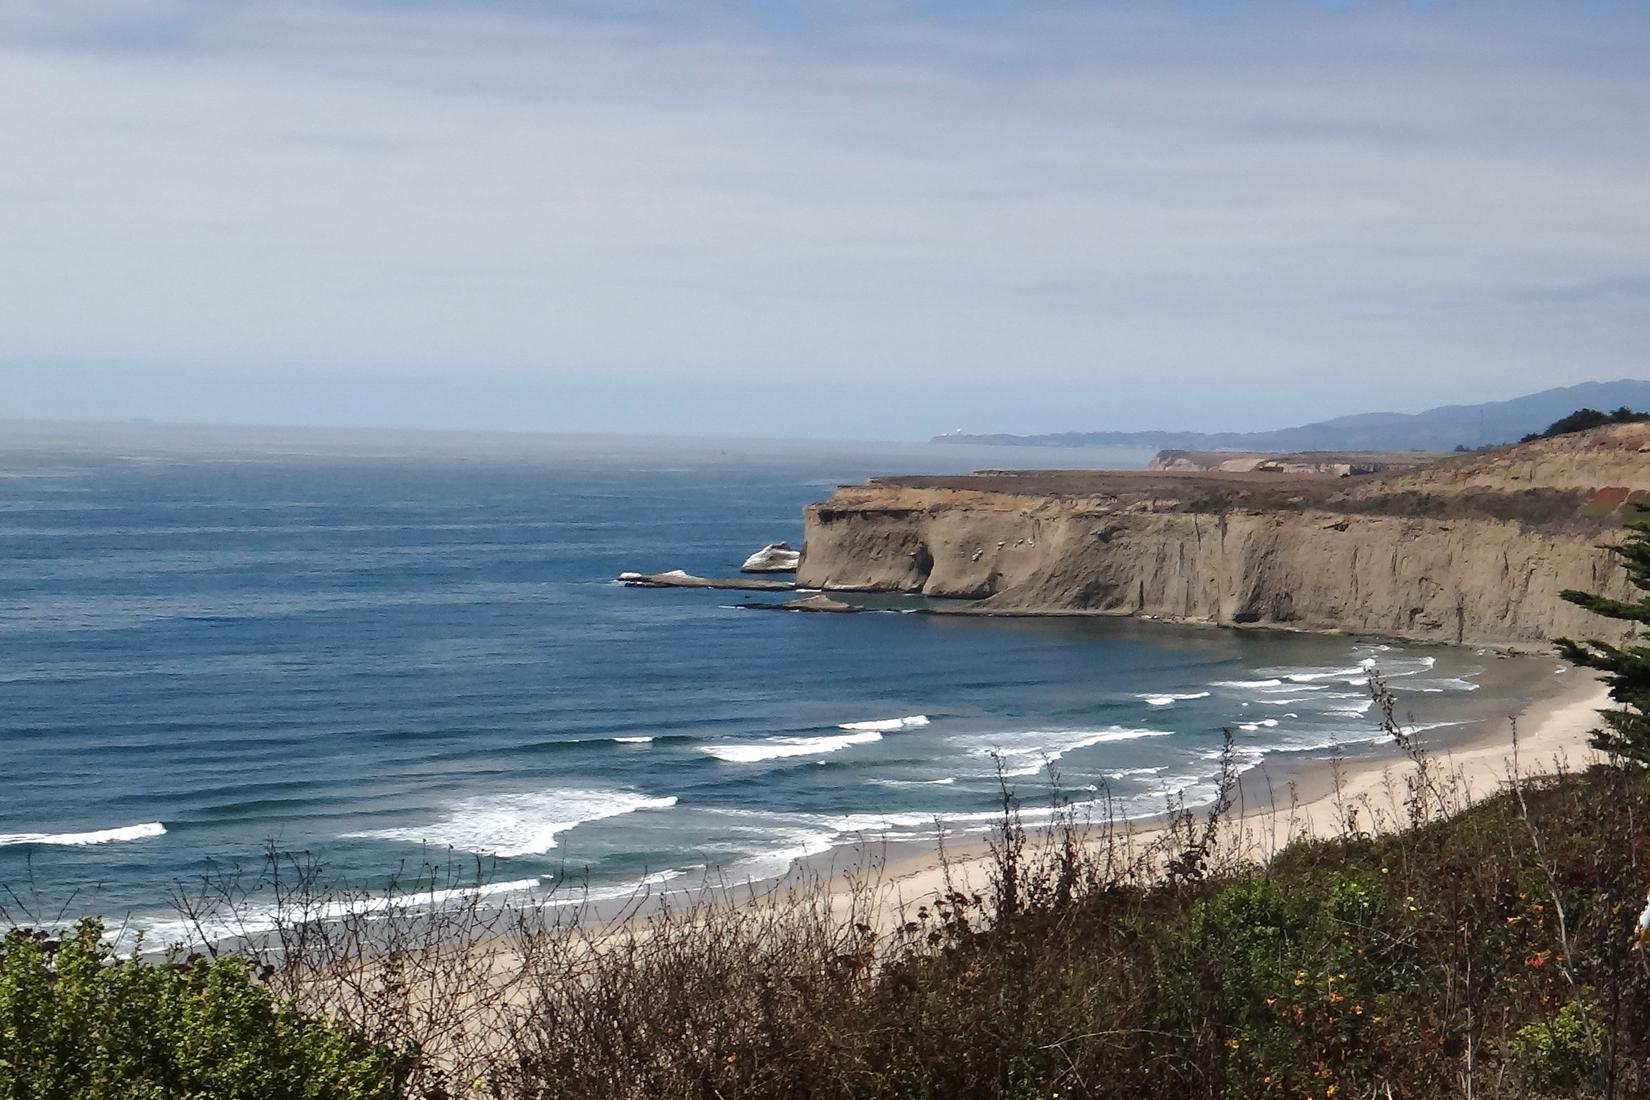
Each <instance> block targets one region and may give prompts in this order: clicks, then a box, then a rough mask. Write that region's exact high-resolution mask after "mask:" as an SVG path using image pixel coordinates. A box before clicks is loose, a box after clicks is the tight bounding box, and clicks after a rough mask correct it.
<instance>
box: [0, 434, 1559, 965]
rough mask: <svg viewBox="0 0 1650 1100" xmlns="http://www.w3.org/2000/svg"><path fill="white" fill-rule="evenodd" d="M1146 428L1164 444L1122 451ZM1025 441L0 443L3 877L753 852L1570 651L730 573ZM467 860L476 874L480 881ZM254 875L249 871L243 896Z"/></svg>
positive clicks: (1169, 757)
mask: <svg viewBox="0 0 1650 1100" xmlns="http://www.w3.org/2000/svg"><path fill="white" fill-rule="evenodd" d="M1109 457H1111V458H1112V460H1113V461H1114V462H1115V461H1116V460H1117V458H1118V457H1122V458H1124V459H1125V460H1128V461H1133V462H1138V461H1139V460H1140V458H1141V457H1142V456H1138V455H1127V456H1109ZM1028 461H1029V462H1032V463H1035V464H1039V465H1049V464H1052V462H1053V461H1059V462H1064V463H1066V464H1076V462H1077V461H1087V462H1091V463H1092V462H1094V461H1095V456H1092V455H1085V454H1081V453H1075V452H1074V453H1070V454H1068V453H1060V454H1057V455H1050V454H1049V453H1048V452H1040V453H1038V454H1036V455H1032V456H1029V458H1028V456H1025V455H1020V454H1015V453H1013V452H1006V453H1005V452H1004V451H1003V450H1001V449H993V450H989V451H972V450H968V449H965V448H960V447H946V446H925V445H910V446H900V445H893V444H880V445H879V444H806V443H761V442H751V441H740V442H725V443H718V442H706V441H683V440H674V441H673V440H630V439H620V438H555V437H533V436H501V435H500V436H480V435H438V434H427V435H425V434H412V433H356V434H353V435H350V434H341V433H327V432H296V431H294V432H280V431H275V430H259V431H250V430H230V429H169V428H163V427H151V426H142V425H134V426H119V427H101V428H99V427H63V426H52V425H16V424H14V425H7V426H5V432H4V438H3V440H0V653H3V655H4V656H3V661H0V701H3V706H0V792H3V793H0V911H3V915H6V916H9V917H10V918H11V919H13V920H23V921H25V922H26V921H27V920H29V919H41V918H50V917H52V916H53V915H61V914H73V913H97V914H102V915H104V916H105V917H106V918H108V919H109V920H110V921H112V922H117V923H122V924H124V925H126V926H128V927H130V928H146V929H150V930H151V934H152V936H160V937H166V936H170V935H173V934H175V933H177V931H178V929H179V927H180V926H179V925H178V923H177V919H176V918H177V913H176V911H175V909H174V907H173V904H172V902H171V901H170V899H171V898H172V897H173V896H174V895H175V894H177V893H180V892H181V893H183V894H188V893H189V892H190V891H191V890H193V889H195V888H197V884H199V883H200V882H202V881H204V880H206V879H212V878H215V877H217V876H222V875H224V874H226V873H232V872H233V871H234V870H235V869H236V868H241V869H244V870H246V871H247V872H249V873H250V872H252V871H254V870H255V869H256V868H258V867H259V866H260V865H261V863H262V860H263V854H264V853H265V851H266V850H268V849H270V848H271V847H273V848H274V849H276V850H279V851H283V852H290V853H305V854H306V857H307V858H311V859H313V860H316V861H318V862H319V864H320V865H321V866H322V867H323V868H324V869H325V873H326V875H328V876H331V877H332V878H333V879H336V880H338V881H345V882H348V883H351V884H353V885H355V886H357V887H359V888H360V889H362V890H363V891H365V892H367V893H371V892H372V891H373V890H378V889H383V888H384V887H385V886H386V885H387V884H388V883H389V882H390V881H391V880H392V878H396V877H399V878H400V879H401V880H403V881H405V880H406V878H407V877H408V876H413V877H416V875H417V874H418V870H417V869H418V868H419V867H420V866H421V865H423V864H424V863H426V862H434V863H438V864H451V865H456V866H460V867H465V868H469V869H470V870H468V871H465V872H463V873H464V874H468V875H470V876H472V877H471V885H475V884H480V885H482V886H483V887H484V888H485V889H486V890H487V891H489V892H493V893H499V894H514V895H521V896H524V897H541V896H544V895H546V894H549V895H551V896H552V897H557V898H572V897H575V896H579V897H582V896H591V897H597V898H601V897H619V896H624V895H627V894H628V893H630V892H631V891H632V890H634V889H635V888H636V885H637V884H638V883H643V882H648V883H653V884H656V885H657V886H658V887H659V888H669V884H675V885H677V886H686V885H689V884H695V883H698V882H700V881H703V879H704V877H705V876H706V875H707V873H709V874H713V875H714V876H716V877H717V878H718V879H719V880H720V881H724V882H728V881H731V882H744V881H761V880H766V879H770V878H773V877H775V876H778V875H781V874H783V873H784V872H785V871H786V870H787V868H789V867H791V866H792V865H793V864H794V862H795V861H797V860H798V859H801V858H804V857H807V856H811V855H817V854H819V853H822V852H826V851H829V850H830V849H832V848H833V847H835V846H840V845H845V844H856V843H865V842H867V841H869V842H876V843H881V842H884V841H888V842H899V841H913V840H920V839H923V838H931V837H933V836H934V835H935V834H936V831H937V830H939V829H944V830H946V831H947V832H948V833H950V834H951V835H968V834H972V833H978V832H980V831H982V830H984V829H985V828H987V827H988V826H989V823H990V821H991V820H992V817H993V813H994V811H993V806H994V804H995V803H996V801H997V800H998V796H999V774H1000V775H1001V776H1002V777H1003V778H1004V779H1006V781H1007V782H1008V783H1009V784H1011V785H1012V786H1013V788H1014V789H1015V790H1016V792H1017V793H1018V795H1019V796H1020V797H1021V798H1022V800H1023V801H1024V803H1025V804H1026V805H1027V807H1028V808H1030V810H1031V812H1032V814H1033V817H1035V814H1036V812H1037V808H1039V807H1045V806H1046V805H1047V804H1048V802H1049V799H1050V790H1051V786H1052V785H1053V781H1054V780H1055V779H1056V777H1057V782H1058V786H1059V788H1060V789H1061V790H1062V791H1063V793H1064V797H1066V798H1068V799H1070V800H1072V801H1074V802H1077V803H1084V802H1091V801H1094V800H1097V799H1100V798H1102V797H1106V798H1110V799H1112V800H1113V801H1114V802H1115V804H1116V805H1118V806H1120V807H1122V808H1124V809H1126V810H1127V811H1128V812H1131V813H1140V814H1147V813H1151V812H1153V811H1159V810H1161V809H1162V807H1163V806H1164V804H1165V800H1166V799H1168V798H1171V797H1177V796H1183V797H1184V798H1185V799H1187V800H1188V801H1189V802H1191V803H1194V804H1195V803H1196V802H1197V801H1198V800H1199V799H1206V798H1208V797H1209V795H1210V791H1211V787H1210V781H1211V779H1212V777H1213V775H1214V772H1215V768H1216V758H1217V757H1218V754H1219V750H1220V746H1221V742H1222V736H1223V733H1222V731H1223V730H1227V729H1229V730H1231V731H1232V733H1233V736H1234V737H1235V739H1236V749H1237V759H1238V761H1239V762H1240V763H1241V764H1243V765H1245V766H1252V765H1253V764H1255V763H1257V762H1259V761H1262V760H1265V761H1267V762H1268V764H1269V767H1270V766H1271V765H1272V764H1277V765H1278V766H1280V767H1285V768H1287V767H1289V766H1292V762H1298V761H1306V760H1311V759H1316V758H1321V757H1323V756H1325V755H1326V754H1328V753H1330V752H1339V753H1342V754H1344V755H1356V754H1360V753H1368V752H1376V751H1383V750H1382V749H1381V748H1380V747H1378V746H1376V745H1374V744H1372V739H1377V731H1376V729H1375V727H1374V724H1373V721H1372V719H1371V718H1370V714H1369V700H1368V697H1367V693H1366V691H1365V689H1364V686H1363V683H1364V676H1365V673H1364V669H1365V666H1366V665H1367V664H1369V663H1374V664H1375V665H1377V666H1378V667H1380V668H1381V669H1382V670H1383V671H1384V672H1385V673H1386V674H1387V675H1389V676H1390V677H1392V683H1393V686H1394V687H1395V688H1396V689H1397V690H1398V692H1399V697H1400V705H1401V708H1402V709H1404V710H1405V711H1406V712H1408V713H1413V714H1414V715H1415V717H1416V720H1417V721H1418V723H1419V724H1420V725H1421V726H1422V727H1424V728H1435V729H1438V730H1439V731H1440V732H1441V733H1447V728H1448V727H1449V726H1451V725H1452V724H1461V723H1465V722H1469V721H1473V720H1478V719H1483V718H1486V717H1489V716H1492V715H1494V714H1497V713H1499V712H1501V711H1504V710H1505V709H1507V700H1508V699H1509V698H1510V697H1511V696H1512V695H1513V694H1516V693H1517V692H1518V691H1520V690H1527V689H1528V688H1529V685H1531V684H1532V683H1536V682H1537V680H1538V678H1540V677H1547V676H1550V675H1551V673H1552V671H1553V666H1554V662H1552V661H1551V660H1547V659H1536V658H1510V659H1509V658H1500V657H1497V656H1496V655H1493V654H1488V653H1482V652H1474V651H1471V650H1463V649H1453V648H1445V647H1428V646H1419V645H1404V644H1397V643H1391V642H1384V641H1381V640H1378V639H1354V638H1340V637H1317V636H1307V635H1294V634H1287V633H1277V632H1262V631H1232V630H1215V629H1208V628H1198V627H1185V626H1171V625H1167V624H1159V623H1146V622H1133V621H1117V620H1086V619H1085V620H1078V619H981V618H946V617H941V616H929V615H916V614H904V613H902V612H903V611H907V610H910V609H912V608H914V607H917V606H920V605H921V604H922V603H923V601H921V600H910V599H887V600H883V601H880V602H881V604H882V605H884V606H885V607H886V609H887V610H886V612H885V613H871V614H861V615H841V616H838V615H788V614H777V613H766V612H763V613H757V612H750V611H742V610H739V609H738V607H737V605H738V604H739V603H740V602H743V601H745V600H747V599H750V598H753V597H752V596H748V595H745V594H741V593H737V592H714V591H679V590H638V589H627V588H624V587H622V586H620V585H618V584H616V583H615V582H614V581H613V577H614V575H615V574H616V573H618V572H619V571H621V570H627V569H637V570H645V571H657V570H664V569H670V568H678V567H679V568H684V569H686V570H688V571H689V572H695V573H703V574H722V575H726V574H730V573H732V572H733V571H734V570H736V569H737V566H738V564H739V562H740V561H741V560H742V559H743V558H744V557H745V555H746V554H748V553H750V552H751V551H753V550H755V549H757V548H758V547H760V546H761V545H763V544H764V543H768V542H771V541H776V540H779V539H787V540H790V541H791V542H792V543H793V545H800V541H799V540H800V538H801V535H802V524H801V509H802V506H803V505H804V504H806V503H807V502H809V501H811V500H816V499H819V498H821V497H823V496H824V495H826V494H828V493H829V492H830V491H831V489H832V487H833V486H835V485H837V484H839V483H845V482H856V481H860V480H863V479H864V478H866V477H868V476H871V475H874V474H879V473H893V472H930V473H938V472H953V471H962V470H968V469H973V468H977V467H981V466H1006V465H1011V464H1014V463H1016V462H1018V463H1020V464H1026V463H1027V462H1028ZM461 885H463V884H461ZM252 901H253V902H254V903H257V902H258V898H256V897H254V898H253V899H252Z"/></svg>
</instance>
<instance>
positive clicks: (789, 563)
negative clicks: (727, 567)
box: [739, 542, 802, 573]
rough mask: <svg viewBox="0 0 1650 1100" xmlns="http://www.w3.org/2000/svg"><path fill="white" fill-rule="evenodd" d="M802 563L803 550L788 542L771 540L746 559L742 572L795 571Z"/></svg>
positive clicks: (740, 569)
mask: <svg viewBox="0 0 1650 1100" xmlns="http://www.w3.org/2000/svg"><path fill="white" fill-rule="evenodd" d="M801 564H802V552H801V551H800V550H792V549H791V544H790V543H788V542H770V543H768V545H766V546H764V547H763V548H762V549H760V550H758V551H757V552H756V553H754V554H752V555H751V556H750V557H748V558H746V559H745V564H744V565H741V566H740V567H739V572H741V573H795V572H796V569H797V566H799V565H801Z"/></svg>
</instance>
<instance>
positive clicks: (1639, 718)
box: [1558, 506, 1650, 765]
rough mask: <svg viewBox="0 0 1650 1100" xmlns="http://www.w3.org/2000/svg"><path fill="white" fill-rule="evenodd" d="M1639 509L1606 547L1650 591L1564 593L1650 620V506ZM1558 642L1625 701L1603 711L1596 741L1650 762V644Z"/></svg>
mask: <svg viewBox="0 0 1650 1100" xmlns="http://www.w3.org/2000/svg"><path fill="white" fill-rule="evenodd" d="M1639 513H1640V518H1638V519H1635V520H1631V521H1629V522H1628V524H1627V530H1628V535H1627V538H1625V539H1624V540H1622V541H1621V542H1620V543H1619V544H1617V545H1614V546H1605V547H1602V549H1605V550H1608V551H1610V552H1611V553H1612V554H1614V555H1616V556H1617V557H1618V558H1620V559H1621V561H1622V564H1623V565H1625V566H1626V567H1627V579H1628V580H1629V581H1631V582H1632V584H1633V586H1634V587H1635V588H1637V589H1639V590H1640V591H1642V592H1645V593H1647V595H1644V596H1641V597H1639V598H1638V599H1637V600H1634V601H1632V602H1626V601H1622V600H1612V599H1609V598H1608V597H1605V596H1600V595H1598V594H1597V593H1593V592H1579V591H1576V590H1575V589H1570V590H1569V591H1566V592H1564V593H1562V595H1563V597H1564V598H1565V599H1566V600H1568V601H1570V602H1571V603H1573V604H1575V605H1576V606H1578V607H1584V608H1586V609H1587V610H1588V611H1591V612H1593V613H1594V614H1596V615H1602V616H1604V617H1605V618H1607V619H1616V620H1618V621H1621V622H1633V623H1640V624H1643V625H1647V626H1650V519H1646V518H1644V517H1645V516H1646V515H1647V514H1650V510H1647V509H1645V508H1644V507H1643V506H1640V508H1639ZM1558 648H1559V652H1560V653H1562V654H1563V655H1564V657H1565V658H1566V659H1567V660H1570V661H1574V662H1575V663H1576V664H1578V665H1582V666H1584V667H1586V668H1596V669H1598V670H1600V671H1601V672H1604V673H1605V674H1606V675H1605V677H1604V681H1605V683H1607V684H1609V685H1610V698H1612V699H1614V700H1615V701H1616V702H1618V703H1620V704H1621V708H1620V709H1618V710H1605V711H1600V712H1599V713H1600V714H1601V715H1602V716H1603V717H1604V722H1605V726H1604V728H1602V729H1596V730H1594V731H1593V747H1594V748H1596V749H1599V750H1601V751H1603V752H1606V753H1609V754H1610V755H1612V756H1615V757H1619V758H1622V759H1625V760H1630V761H1633V762H1634V763H1637V764H1646V765H1650V645H1644V644H1642V643H1638V642H1634V643H1630V644H1627V645H1623V646H1614V645H1611V644H1609V643H1608V642H1601V641H1598V640H1596V639H1593V640H1588V641H1584V642H1575V641H1571V640H1570V639H1569V638H1560V639H1558Z"/></svg>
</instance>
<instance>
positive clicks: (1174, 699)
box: [1135, 691, 1209, 707]
mask: <svg viewBox="0 0 1650 1100" xmlns="http://www.w3.org/2000/svg"><path fill="white" fill-rule="evenodd" d="M1208 697H1209V693H1208V692H1206V691H1192V692H1187V693H1186V694H1184V695H1176V694H1174V693H1173V692H1166V693H1164V694H1162V695H1137V696H1135V698H1136V699H1144V700H1145V701H1146V702H1147V703H1148V704H1149V705H1151V706H1154V707H1171V706H1173V705H1174V704H1176V703H1178V702H1181V701H1183V700H1188V699H1207V698H1208Z"/></svg>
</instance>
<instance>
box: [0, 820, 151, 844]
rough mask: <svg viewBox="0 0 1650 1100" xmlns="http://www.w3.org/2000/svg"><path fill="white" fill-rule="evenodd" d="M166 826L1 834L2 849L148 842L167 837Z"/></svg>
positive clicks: (145, 824)
mask: <svg viewBox="0 0 1650 1100" xmlns="http://www.w3.org/2000/svg"><path fill="white" fill-rule="evenodd" d="M165 835H166V826H164V825H162V824H161V823H160V822H158V821H146V822H144V823H143V824H141V825H123V826H121V827H120V828H118V829H97V830H95V831H93V832H88V833H0V848H4V847H6V846H8V845H13V844H52V845H59V846H63V847H70V848H81V847H85V846H86V845H89V844H118V843H120V842H121V841H124V840H147V839H149V838H150V837H156V836H165Z"/></svg>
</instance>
